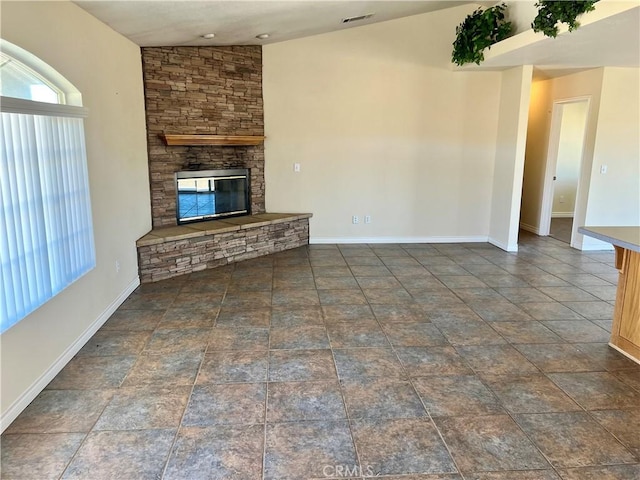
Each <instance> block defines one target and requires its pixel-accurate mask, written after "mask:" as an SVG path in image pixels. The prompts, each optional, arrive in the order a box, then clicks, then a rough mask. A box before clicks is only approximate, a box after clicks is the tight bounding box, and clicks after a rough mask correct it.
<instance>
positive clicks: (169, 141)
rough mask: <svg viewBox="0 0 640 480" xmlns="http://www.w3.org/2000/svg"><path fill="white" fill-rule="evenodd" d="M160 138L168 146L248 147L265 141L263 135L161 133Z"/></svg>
mask: <svg viewBox="0 0 640 480" xmlns="http://www.w3.org/2000/svg"><path fill="white" fill-rule="evenodd" d="M159 137H160V138H161V139H162V140H163V141H164V143H165V144H166V145H167V146H178V145H182V146H193V145H222V146H247V145H260V144H261V143H262V142H263V141H264V139H265V137H264V136H261V135H177V134H168V133H161V134H160V135H159Z"/></svg>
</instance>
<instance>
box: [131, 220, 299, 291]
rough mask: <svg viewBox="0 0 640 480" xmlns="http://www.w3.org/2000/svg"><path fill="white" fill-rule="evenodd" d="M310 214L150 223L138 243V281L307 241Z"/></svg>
mask: <svg viewBox="0 0 640 480" xmlns="http://www.w3.org/2000/svg"><path fill="white" fill-rule="evenodd" d="M311 216H312V214H310V213H262V214H258V215H247V216H244V217H234V218H225V219H224V220H212V221H208V222H198V223H190V224H188V225H180V226H177V227H161V228H154V229H153V230H151V231H150V232H149V233H147V234H146V235H145V236H144V237H142V238H140V239H139V240H138V241H137V242H136V246H137V247H138V265H139V269H140V281H141V282H142V283H149V282H157V281H159V280H164V279H167V278H171V277H176V276H178V275H185V274H188V273H192V272H197V271H200V270H205V269H207V268H214V267H219V266H221V265H226V264H228V263H233V262H237V261H240V260H247V259H250V258H255V257H260V256H263V255H269V254H271V253H276V252H281V251H284V250H289V249H292V248H297V247H301V246H303V245H308V244H309V218H311Z"/></svg>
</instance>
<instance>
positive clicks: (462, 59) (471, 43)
mask: <svg viewBox="0 0 640 480" xmlns="http://www.w3.org/2000/svg"><path fill="white" fill-rule="evenodd" d="M506 8H507V6H506V5H505V4H504V3H503V4H500V5H495V6H493V7H491V8H487V9H485V10H483V9H481V8H478V9H477V10H476V11H475V12H473V13H472V14H471V15H469V16H467V18H465V20H464V22H462V23H461V24H460V25H458V26H457V27H456V41H455V42H453V53H452V54H451V61H452V62H454V63H455V64H456V65H463V64H465V63H471V62H474V63H476V64H478V65H479V64H480V62H482V61H483V60H484V53H482V52H483V51H484V49H485V48H489V47H491V45H493V44H494V43H496V42H499V41H500V40H504V39H505V38H507V37H508V36H509V34H510V33H511V22H507V21H506V20H505V15H504V11H505V10H506Z"/></svg>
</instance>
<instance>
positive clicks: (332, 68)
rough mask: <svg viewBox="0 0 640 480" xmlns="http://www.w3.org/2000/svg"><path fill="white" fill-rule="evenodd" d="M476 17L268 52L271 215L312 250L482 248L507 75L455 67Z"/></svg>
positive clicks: (394, 24) (423, 20)
mask: <svg viewBox="0 0 640 480" xmlns="http://www.w3.org/2000/svg"><path fill="white" fill-rule="evenodd" d="M472 10H473V6H472V5H469V6H464V7H458V8H453V9H449V10H446V11H440V12H434V13H431V14H425V15H418V16H413V17H407V18H403V19H399V20H392V21H388V22H383V23H378V24H374V25H368V26H363V27H357V28H351V29H348V30H343V31H339V32H334V33H329V34H323V35H317V36H314V37H308V38H304V39H299V40H292V41H287V42H282V43H276V44H271V45H267V46H265V47H264V50H263V63H264V70H263V82H264V83H263V93H264V102H265V134H266V136H267V140H266V142H265V157H266V168H265V177H266V204H267V210H268V211H293V212H311V213H313V215H314V216H313V218H312V220H311V240H312V242H358V241H374V242H375V241H377V242H382V241H391V242H400V241H420V240H422V241H427V240H428V241H440V240H486V238H487V236H488V233H489V220H490V213H491V188H492V182H493V164H494V159H495V138H496V132H497V123H498V104H499V99H500V81H501V74H500V73H498V72H482V73H480V72H473V73H464V72H452V71H451V64H450V56H451V48H452V47H451V44H452V42H453V40H454V37H455V26H456V25H457V24H459V23H460V22H461V21H462V20H463V19H464V17H465V16H466V15H467V14H468V13H470V12H471V11H472ZM294 163H300V164H301V172H300V173H294V171H293V164H294ZM352 215H359V216H360V217H362V216H364V215H371V217H372V223H371V224H369V225H366V224H363V223H362V222H361V223H360V224H358V225H352V224H351V217H352Z"/></svg>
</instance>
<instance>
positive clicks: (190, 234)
mask: <svg viewBox="0 0 640 480" xmlns="http://www.w3.org/2000/svg"><path fill="white" fill-rule="evenodd" d="M142 65H143V72H144V88H145V102H146V115H147V135H148V139H147V141H148V153H149V177H150V182H151V215H152V221H153V230H151V231H150V232H149V233H147V234H146V235H144V236H143V237H142V238H140V239H138V241H137V248H138V265H139V271H140V280H141V281H142V282H143V283H147V282H156V281H159V280H164V279H167V278H171V277H175V276H178V275H185V274H189V273H193V272H197V271H200V270H204V269H207V268H214V267H218V266H221V265H226V264H228V263H233V262H238V261H242V260H248V259H250V258H255V257H259V256H262V255H269V254H272V253H277V252H282V251H284V250H289V249H292V248H296V247H300V246H303V245H307V244H308V243H309V218H310V217H311V214H309V213H265V182H264V147H263V145H262V142H263V140H264V121H263V108H262V49H261V47H260V46H233V47H145V48H142ZM211 137H215V138H211ZM220 142H222V143H224V145H219V144H216V143H220ZM203 143H204V144H203ZM229 143H231V144H233V146H230V145H229ZM240 169H241V170H245V171H246V170H248V172H249V179H248V180H249V181H248V185H250V188H249V192H250V194H249V198H247V199H245V204H250V208H248V209H247V212H250V213H251V215H243V216H233V215H231V216H229V217H224V218H222V219H219V220H218V219H216V220H210V219H209V217H208V216H206V217H203V218H201V219H197V220H204V221H197V222H192V223H191V222H186V223H184V224H180V225H178V224H177V223H178V222H177V207H176V204H177V201H176V200H177V194H176V191H177V178H178V175H176V172H180V171H182V172H205V171H212V170H215V171H220V170H224V171H227V172H229V171H237V170H240ZM188 176H189V175H187V177H188ZM232 176H235V175H232ZM190 187H191V190H194V189H195V191H197V190H198V189H199V188H200V187H199V186H198V185H197V184H196V183H194V184H193V185H191V184H188V185H187V186H186V189H189V188H190ZM207 188H209V187H206V188H205V187H204V186H203V187H202V188H201V190H202V191H203V192H204V190H206V189H207ZM203 189H204V190H203ZM223 189H224V187H221V190H223ZM205 193H206V192H205ZM209 193H211V192H209ZM205 196H206V195H205ZM192 200H193V199H192ZM205 200H206V198H205ZM210 200H211V199H210ZM212 201H213V200H212ZM236 213H237V212H236Z"/></svg>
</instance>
